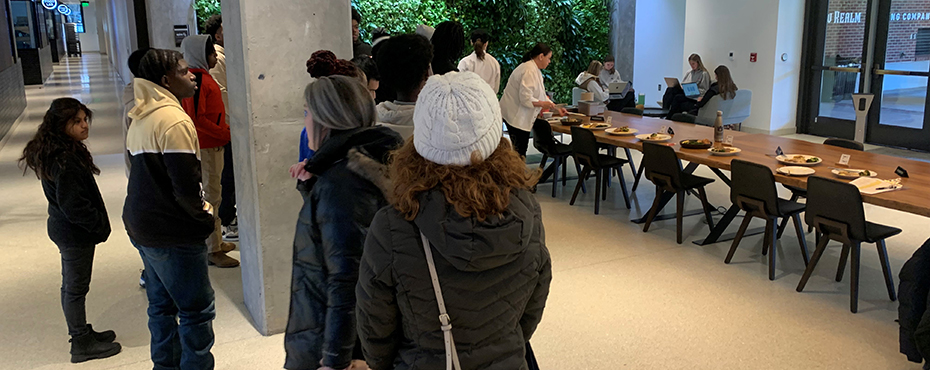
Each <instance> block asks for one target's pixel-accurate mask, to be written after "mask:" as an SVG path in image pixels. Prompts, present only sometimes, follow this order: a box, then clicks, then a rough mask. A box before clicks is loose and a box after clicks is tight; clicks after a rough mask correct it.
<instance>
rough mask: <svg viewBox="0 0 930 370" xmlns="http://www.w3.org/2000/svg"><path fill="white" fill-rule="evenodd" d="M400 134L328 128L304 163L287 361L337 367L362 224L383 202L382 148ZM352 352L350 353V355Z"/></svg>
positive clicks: (343, 362)
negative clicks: (305, 188)
mask: <svg viewBox="0 0 930 370" xmlns="http://www.w3.org/2000/svg"><path fill="white" fill-rule="evenodd" d="M401 142H402V140H401V138H400V136H399V135H397V134H396V133H395V132H394V131H392V130H390V129H388V128H384V127H372V128H365V129H356V130H349V131H334V132H332V133H331V134H330V137H329V138H327V139H326V141H325V142H323V144H322V145H321V147H320V150H319V151H317V152H316V153H315V154H314V156H313V157H312V158H311V159H310V160H309V161H308V163H307V166H306V168H307V171H309V172H311V173H313V174H314V176H313V178H312V179H311V191H310V196H309V197H307V198H306V200H305V202H304V206H303V208H302V209H301V210H300V216H299V218H298V220H297V232H296V235H295V236H294V269H293V276H292V279H291V304H290V314H289V316H288V320H287V331H286V334H285V335H284V348H285V350H286V351H287V359H286V362H285V364H284V367H285V368H286V369H316V368H318V367H320V360H321V359H322V360H323V365H326V366H329V367H332V368H335V369H342V368H345V367H348V366H349V362H350V361H351V360H352V359H353V358H360V356H359V354H360V352H361V351H360V349H358V348H356V341H357V334H356V329H355V284H356V282H357V281H358V266H359V259H360V258H361V256H362V247H363V244H364V241H365V236H366V235H367V232H368V226H369V224H371V219H372V218H373V217H374V216H375V213H376V212H377V211H378V210H379V209H381V208H382V207H384V206H386V205H387V204H388V202H387V200H385V196H384V194H383V192H382V188H383V186H384V185H385V183H386V179H385V176H384V173H383V171H384V165H383V164H384V163H385V161H386V159H387V155H388V152H389V151H391V150H393V149H395V148H397V146H398V145H400V144H401ZM353 352H354V353H355V355H353Z"/></svg>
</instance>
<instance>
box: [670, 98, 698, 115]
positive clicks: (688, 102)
mask: <svg viewBox="0 0 930 370" xmlns="http://www.w3.org/2000/svg"><path fill="white" fill-rule="evenodd" d="M664 103H665V102H664V101H663V104H664ZM697 104H698V101H697V100H694V99H691V98H689V97H687V96H684V95H675V97H674V98H672V102H671V104H670V105H669V107H668V115H667V116H666V118H668V119H672V116H674V115H676V114H678V113H691V114H696V113H697Z"/></svg>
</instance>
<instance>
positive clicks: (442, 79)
mask: <svg viewBox="0 0 930 370" xmlns="http://www.w3.org/2000/svg"><path fill="white" fill-rule="evenodd" d="M502 123H503V119H502V118H501V107H500V104H499V103H498V102H497V95H495V94H494V91H492V90H491V86H490V85H488V83H487V82H485V81H484V80H483V79H481V77H479V76H478V75H477V74H475V73H473V72H462V73H459V72H449V73H446V74H444V75H434V76H432V77H430V78H429V80H427V81H426V85H425V86H423V90H421V91H420V95H419V97H418V98H417V105H416V108H415V109H414V112H413V144H414V146H415V147H416V149H417V153H419V154H420V155H421V156H423V158H426V159H427V160H428V161H430V162H433V163H437V164H441V165H451V164H454V165H460V166H468V165H471V164H472V163H471V156H472V153H474V152H478V157H479V158H480V159H481V160H482V161H483V160H485V159H487V158H488V157H489V156H491V153H494V151H495V150H497V146H498V145H500V141H501V136H502V135H503V128H502V126H503V125H502Z"/></svg>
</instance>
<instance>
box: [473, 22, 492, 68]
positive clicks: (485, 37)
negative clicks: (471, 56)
mask: <svg viewBox="0 0 930 370" xmlns="http://www.w3.org/2000/svg"><path fill="white" fill-rule="evenodd" d="M489 41H491V34H490V33H488V31H487V30H485V29H481V28H478V29H476V30H474V31H471V44H472V46H474V47H475V56H477V57H478V60H482V61H483V60H484V55H485V53H487V50H485V45H487V44H488V42H489Z"/></svg>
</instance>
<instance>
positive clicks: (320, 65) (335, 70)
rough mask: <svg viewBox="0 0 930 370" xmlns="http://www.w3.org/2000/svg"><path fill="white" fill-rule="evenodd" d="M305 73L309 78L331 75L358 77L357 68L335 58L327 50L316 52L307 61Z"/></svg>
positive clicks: (350, 63) (334, 55)
mask: <svg viewBox="0 0 930 370" xmlns="http://www.w3.org/2000/svg"><path fill="white" fill-rule="evenodd" d="M307 73H309V74H310V77H313V78H320V77H326V76H332V75H340V76H348V77H358V76H359V73H358V68H357V67H355V64H354V63H352V62H350V61H348V60H345V59H339V58H336V54H333V52H331V51H329V50H317V51H315V52H313V54H311V55H310V59H307Z"/></svg>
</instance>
